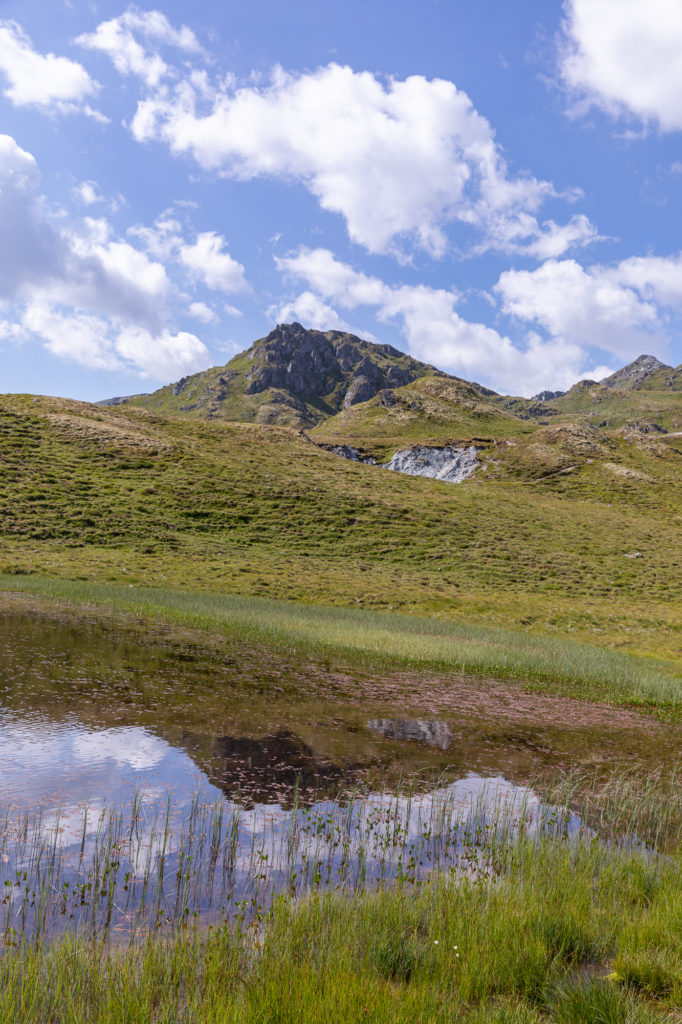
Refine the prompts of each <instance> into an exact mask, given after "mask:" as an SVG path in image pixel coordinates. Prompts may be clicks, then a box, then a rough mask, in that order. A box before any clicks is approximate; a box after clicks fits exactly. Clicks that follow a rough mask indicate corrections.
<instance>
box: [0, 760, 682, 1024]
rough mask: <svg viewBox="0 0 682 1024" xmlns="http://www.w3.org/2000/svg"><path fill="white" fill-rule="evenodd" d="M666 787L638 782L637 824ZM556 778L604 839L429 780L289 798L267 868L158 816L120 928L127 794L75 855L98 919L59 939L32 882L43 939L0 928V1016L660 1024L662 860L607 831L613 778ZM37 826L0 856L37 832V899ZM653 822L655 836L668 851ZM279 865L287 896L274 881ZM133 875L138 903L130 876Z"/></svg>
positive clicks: (264, 858)
mask: <svg viewBox="0 0 682 1024" xmlns="http://www.w3.org/2000/svg"><path fill="white" fill-rule="evenodd" d="M669 781H670V780H659V782H657V783H656V784H655V785H651V786H649V788H648V791H646V790H645V799H646V800H647V802H648V804H649V822H650V823H651V821H653V819H654V818H655V815H656V813H658V811H660V810H661V809H662V806H663V803H664V801H665V799H666V792H667V788H668V784H669ZM578 783H580V784H581V785H580V786H579V785H578ZM562 784H563V786H564V792H565V793H566V792H569V791H571V792H572V793H573V794H574V796H577V795H578V793H579V792H581V793H582V796H581V797H580V799H581V800H583V803H584V805H585V807H588V808H589V806H590V804H591V805H592V807H593V808H594V807H595V806H596V805H597V803H599V805H600V807H601V813H602V825H603V826H604V827H605V829H606V832H605V834H604V835H599V834H597V832H596V831H595V830H594V828H593V827H589V826H587V825H586V824H585V821H584V820H583V819H581V818H580V817H578V816H577V814H576V810H577V808H576V806H573V807H572V808H571V807H569V806H568V805H564V806H563V807H559V806H554V807H553V806H551V805H549V804H540V802H539V801H538V800H537V799H536V798H534V796H533V794H532V793H531V792H530V791H528V790H525V791H524V790H514V791H513V792H511V791H509V790H508V789H507V790H504V792H502V791H499V792H497V793H496V794H494V795H493V794H491V793H490V792H489V793H488V794H487V795H485V794H482V793H480V792H479V793H477V794H476V795H475V797H474V798H473V800H472V801H471V803H470V806H469V807H468V809H467V811H466V813H464V810H463V808H462V807H461V806H458V807H457V808H455V805H454V803H453V800H452V796H451V793H452V791H451V790H448V787H447V786H445V785H441V786H440V787H439V788H438V790H437V795H436V798H435V799H434V794H431V797H432V799H431V801H430V802H426V801H425V799H424V795H423V794H414V793H409V792H405V793H403V794H401V795H400V802H397V800H396V796H395V794H393V795H387V794H375V797H376V799H375V800H374V801H373V802H372V801H370V799H369V797H370V796H371V794H359V793H358V794H352V799H346V802H345V803H343V802H341V801H338V802H334V804H333V806H332V805H331V802H330V801H326V803H325V802H323V801H317V802H316V803H315V804H313V805H312V806H310V807H303V806H300V805H298V806H296V805H295V806H294V808H291V809H290V810H289V811H288V812H287V815H288V817H287V818H286V822H285V827H284V828H282V829H279V830H278V831H277V832H276V836H275V834H274V833H271V835H270V837H269V839H270V840H272V839H273V838H276V844H275V848H274V849H275V852H277V853H278V854H279V856H280V857H281V861H280V862H278V864H276V865H275V864H274V863H273V847H272V846H268V845H267V844H266V843H265V842H264V841H263V840H264V834H263V833H258V837H257V838H253V839H252V843H251V846H252V849H251V850H250V851H249V850H246V849H244V850H242V851H241V853H240V847H241V845H242V836H243V835H244V833H243V830H240V826H239V825H234V824H233V825H232V826H231V825H230V823H231V821H232V819H229V820H228V819H223V820H222V821H219V820H218V819H216V818H215V817H211V815H212V814H213V815H215V814H216V813H217V811H216V810H211V811H209V808H208V806H207V805H202V804H201V802H200V800H197V801H194V802H193V803H192V805H191V807H190V809H189V814H188V815H187V816H186V819H185V822H184V826H183V828H184V831H182V832H181V833H180V832H178V833H176V832H175V829H176V825H175V823H174V816H173V808H172V806H169V807H168V812H167V813H166V812H165V811H164V812H162V813H160V814H159V817H158V820H157V823H156V825H157V830H156V838H155V839H154V842H152V841H151V838H150V837H151V832H149V831H148V833H147V840H146V842H145V843H143V844H142V846H141V850H142V852H143V856H144V858H148V862H149V864H150V868H149V870H148V871H147V873H146V879H147V881H146V890H145V893H146V899H147V900H148V905H149V906H150V907H151V908H153V910H155V908H156V903H155V901H156V899H157V898H158V895H159V892H160V891H161V890H160V889H159V886H158V884H157V883H158V881H159V879H160V877H161V875H160V865H161V863H162V862H163V872H164V873H163V885H164V888H163V893H164V896H165V897H167V899H166V900H165V902H163V903H162V907H163V914H164V915H165V916H164V920H163V921H162V922H161V923H160V924H158V923H157V922H156V921H155V914H154V913H152V914H151V915H148V916H147V917H146V918H145V923H144V924H143V923H142V919H141V921H140V924H139V926H138V929H137V931H136V932H135V934H134V935H133V932H132V930H128V932H127V933H126V934H125V935H123V934H122V933H120V932H117V931H116V929H115V927H114V926H113V925H112V923H111V922H112V921H113V911H112V913H111V915H109V906H110V905H111V901H110V897H109V893H110V892H111V891H112V883H111V881H110V879H111V877H112V875H115V876H116V878H117V880H118V875H119V872H120V871H122V870H123V869H122V867H119V868H118V870H115V863H116V858H117V857H120V856H121V853H120V850H119V849H118V847H117V844H121V843H123V841H124V838H125V840H126V841H127V842H130V832H129V831H127V830H129V829H130V828H131V827H132V833H133V845H134V836H135V828H136V827H139V830H140V832H141V831H142V825H141V823H139V822H140V813H139V812H141V810H142V807H143V806H144V804H143V802H139V800H136V801H134V803H133V809H137V811H138V814H137V815H136V816H135V820H132V816H131V815H130V814H128V815H126V816H125V817H123V818H120V819H116V820H115V821H114V820H112V818H111V817H110V816H109V817H107V818H106V819H105V822H104V824H103V825H100V817H98V818H97V819H96V820H95V819H92V818H91V819H90V821H91V824H90V826H88V827H87V828H86V829H84V833H85V836H86V838H85V840H84V842H83V860H84V863H85V861H87V862H88V864H89V865H90V867H92V865H93V863H95V862H96V864H97V865H98V868H97V871H98V874H97V879H98V885H99V888H100V890H101V892H102V893H103V895H102V896H101V903H100V907H99V910H98V911H97V914H99V915H100V916H99V917H98V920H97V923H96V926H94V927H93V924H92V922H93V916H92V915H93V904H92V903H90V905H89V906H88V907H87V908H86V911H85V916H84V918H83V920H82V921H80V922H78V928H77V930H76V931H73V930H71V931H68V932H67V933H66V934H63V935H55V933H54V932H52V933H50V930H49V927H48V924H47V922H48V917H49V914H50V913H52V912H53V910H54V908H52V907H50V908H48V904H49V903H50V900H51V897H49V896H46V897H45V899H44V900H43V901H42V904H41V903H40V899H39V897H38V891H36V900H37V905H38V904H40V905H41V906H42V908H43V910H42V911H41V913H44V915H45V916H44V917H43V918H42V919H41V920H43V921H44V922H45V926H44V927H43V930H42V932H41V933H40V934H38V933H37V932H35V931H34V932H33V933H32V934H31V935H30V936H29V933H28V932H26V933H25V934H24V935H23V936H22V937H18V936H11V935H10V934H9V933H7V931H6V932H5V938H6V941H7V939H8V938H9V942H8V944H7V945H6V946H5V948H4V953H3V955H2V956H0V1022H1V1024H5V1022H7V1024H9V1022H10V1021H12V1022H14V1021H21V1022H22V1024H24V1022H25V1024H48V1022H49V1024H82V1022H84V1021H88V1022H93V1024H114V1022H116V1024H123V1022H125V1024H141V1022H144V1024H147V1022H149V1024H219V1022H220V1024H231V1022H233V1024H237V1022H239V1024H266V1022H270V1024H275V1022H278V1024H284V1022H287V1024H294V1022H297V1024H298V1022H302V1024H327V1022H329V1024H351V1022H353V1024H355V1022H359V1021H362V1022H364V1021H370V1022H371V1024H379V1022H387V1021H391V1022H393V1021H397V1022H398V1024H407V1022H408V1021H409V1022H410V1024H413V1022H421V1024H427V1022H428V1024H441V1022H442V1024H445V1022H453V1024H454V1022H459V1021H463V1022H467V1024H487V1022H490V1024H541V1022H549V1021H553V1022H558V1024H650V1022H654V1021H669V1022H670V1024H672V1022H673V1021H678V1020H679V1016H680V1015H679V1011H680V1007H682V927H681V925H682V851H681V850H680V847H679V845H677V846H672V847H668V848H667V849H665V850H664V849H658V850H657V849H654V848H653V847H652V846H651V845H649V844H647V843H646V842H644V841H642V839H641V837H639V836H637V834H636V833H635V831H633V830H629V831H627V832H626V833H625V834H621V829H622V828H623V826H624V825H625V824H626V814H627V812H623V814H621V816H620V817H619V818H618V819H617V820H616V821H615V822H612V821H610V820H609V808H616V807H617V806H618V799H617V794H618V793H621V794H624V799H625V803H626V805H627V794H628V792H632V793H634V785H633V780H632V779H625V778H624V777H623V776H622V775H621V776H620V777H614V778H613V779H611V780H607V783H606V785H605V786H604V787H603V791H602V793H601V796H599V794H598V791H597V789H598V787H597V784H596V782H595V781H594V780H591V779H586V778H583V779H582V780H579V779H577V778H576V777H575V776H571V777H570V778H569V777H567V778H566V779H565V780H564V781H563V783H562ZM628 787H630V788H629V789H628ZM448 794H450V795H448ZM379 797H381V799H379ZM420 801H421V802H420ZM408 803H409V813H408ZM631 806H632V805H631ZM415 807H416V810H415ZM657 809H658V810H657ZM455 810H456V813H453V812H454V811H455ZM292 811H293V812H294V813H293V814H292ZM242 813H243V814H245V813H246V812H245V811H242ZM100 816H101V815H100ZM141 819H142V821H143V820H144V815H143V814H142V815H141ZM64 820H65V819H64V818H62V821H64ZM642 820H643V819H642V818H641V817H637V818H636V820H633V822H632V824H633V827H634V826H637V823H638V822H640V823H641V821H642ZM10 821H11V819H10V818H8V819H6V822H5V832H6V833H7V831H8V828H9V825H10ZM136 821H137V822H138V823H139V825H136ZM45 824H46V822H45V821H44V820H43V821H42V822H37V821H35V820H34V821H33V822H32V823H31V825H30V827H29V828H28V829H26V828H24V829H23V836H25V838H22V836H18V837H17V836H15V837H14V838H13V839H12V840H11V841H9V845H8V841H7V840H6V841H5V845H4V847H3V849H4V850H5V851H7V850H8V849H10V850H12V849H14V848H18V847H12V846H11V843H15V844H16V843H22V842H23V843H24V844H25V850H24V853H25V852H26V850H28V849H29V847H31V848H35V846H36V843H37V842H38V843H42V842H45V843H46V845H45V853H44V854H43V856H42V858H41V860H40V864H38V862H37V861H35V860H34V864H33V871H34V875H33V877H36V878H37V874H38V868H39V870H40V878H41V886H42V888H43V889H45V888H47V889H50V888H51V886H53V885H54V886H55V887H56V888H57V889H59V885H58V879H59V878H60V877H61V876H60V875H59V870H63V868H64V858H63V856H62V859H61V861H60V853H59V843H58V842H57V841H56V839H55V834H56V835H61V836H63V835H65V834H66V826H65V825H61V826H58V827H64V828H65V832H64V833H55V829H54V828H52V830H51V833H50V838H49V839H47V840H46V839H45V836H46V830H45V827H44V826H45ZM53 824H54V820H53V821H52V822H50V825H53ZM669 824H670V823H669ZM669 824H668V825H665V827H663V826H661V827H659V828H658V829H657V830H656V831H657V834H658V835H659V837H661V838H662V837H664V836H665V837H666V842H669V841H670V840H671V839H672V835H673V832H672V831H671V829H670V828H669ZM355 826H359V827H358V828H357V829H356V828H355ZM211 827H212V828H213V830H214V831H213V832H211ZM230 827H231V828H232V831H231V833H230ZM417 827H419V828H420V829H421V833H420V834H418V832H417ZM354 831H357V832H358V833H359V834H362V835H363V838H362V843H361V845H360V846H358V847H357V848H356V849H355V850H354V856H353V857H351V847H349V846H346V845H345V844H346V838H347V837H348V836H352V835H353V834H354ZM218 833H220V840H218ZM88 835H94V836H95V837H96V839H97V848H96V851H95V847H94V846H93V847H92V848H90V847H88V842H89V840H88ZM181 835H182V837H183V838H182V839H181ZM253 835H255V833H254V832H253V830H252V836H253ZM617 835H618V838H617V837H616V836H617ZM230 836H232V839H230ZM235 837H236V838H235ZM358 842H359V841H358ZM202 843H203V845H202ZM155 844H156V845H155ZM159 844H160V845H159ZM164 844H165V845H164ZM231 844H232V845H231ZM200 849H201V851H202V852H201V853H200V852H199V851H200ZM330 849H334V850H335V853H334V855H333V856H332V855H331V854H330ZM88 850H90V853H91V854H92V857H94V855H95V852H96V858H95V860H94V861H93V859H92V857H91V858H90V860H88V856H89V854H88ZM361 850H363V851H364V861H362V859H361V858H360V856H359V854H360V851H361ZM149 851H153V852H152V853H151V854H150V853H149ZM226 851H227V852H226ZM230 851H232V852H230ZM128 852H129V853H130V849H129V851H128ZM344 854H345V856H346V861H347V862H348V870H347V872H346V873H345V874H344V871H343V870H342V869H341V864H342V862H343V858H344ZM6 855H7V853H5V854H3V856H6ZM242 855H243V857H244V858H246V860H247V861H248V863H249V864H250V865H251V870H252V875H253V877H252V878H251V879H250V882H249V885H250V886H251V888H248V887H247V888H246V889H243V890H242V891H241V892H240V893H239V894H238V895H239V898H238V899H236V900H235V901H234V903H233V905H232V911H231V912H230V913H229V914H226V915H224V916H223V917H222V918H215V919H213V920H212V921H210V920H209V919H208V917H207V916H206V915H205V914H204V915H203V916H202V913H198V914H197V915H196V916H195V914H194V909H193V908H195V903H194V902H193V899H194V897H193V892H194V891H195V887H196V885H197V884H198V883H200V887H205V885H206V872H207V871H210V870H211V865H213V869H212V870H213V872H214V876H213V877H214V878H222V876H223V873H225V877H228V876H229V875H230V872H232V877H233V878H234V877H236V874H238V864H239V862H240V856H242ZM304 855H305V857H304ZM173 858H175V859H174V860H173ZM351 862H352V863H351ZM144 863H147V860H144ZM303 863H305V864H306V867H305V868H304V869H303V870H301V864H303ZM198 865H200V866H198ZM58 869H59V870H58ZM278 872H280V874H279V877H280V879H281V881H282V882H285V883H287V884H282V885H276V884H274V879H275V877H276V876H277V874H278ZM130 881H131V880H130V879H128V882H127V883H124V884H128V885H129V886H130ZM137 885H138V886H139V887H140V889H138V895H139V893H140V892H141V890H142V889H143V888H144V886H145V879H144V877H143V878H141V879H139V880H138V881H137ZM166 885H168V889H166V888H165V887H166ZM94 889H95V886H94V885H93V888H92V890H87V892H88V893H91V892H92V893H94ZM114 889H115V890H116V895H115V897H114V902H117V901H118V890H117V887H116V886H114ZM218 890H219V891H220V892H222V893H223V894H224V890H223V889H222V882H220V884H219V885H218ZM265 893H268V895H269V902H266V901H264V899H263V896H264V894H265ZM54 895H55V896H56V894H54ZM22 899H23V897H22V898H20V899H19V900H18V901H17V900H16V899H15V900H14V901H13V907H14V908H15V909H18V907H19V905H20V903H21V902H22ZM89 899H90V896H89V895H86V902H88V900H89ZM65 903H66V910H65V912H64V915H63V916H64V917H67V918H68V915H69V914H70V912H71V911H70V909H69V907H70V902H69V898H67V899H66V901H65ZM7 905H8V904H5V908H6V907H7ZM58 905H59V904H58V901H57V903H56V906H58ZM129 909H130V907H129ZM13 913H14V911H13ZM60 913H61V912H60ZM131 916H132V915H131ZM75 920H76V919H75V918H74V921H72V922H71V924H70V928H71V929H73V927H74V922H75ZM107 920H109V925H108V927H107ZM49 934H52V939H51V941H48V935H49Z"/></svg>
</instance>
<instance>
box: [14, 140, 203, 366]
mask: <svg viewBox="0 0 682 1024" xmlns="http://www.w3.org/2000/svg"><path fill="white" fill-rule="evenodd" d="M39 187H40V173H39V171H38V167H37V164H36V161H35V159H34V158H33V156H32V155H31V154H30V153H27V152H26V151H25V150H23V149H21V147H20V146H18V145H17V143H16V142H15V140H14V139H12V138H11V137H10V136H8V135H0V237H1V238H2V241H3V244H2V245H1V246H0V303H4V304H5V305H6V306H7V305H9V304H10V303H11V304H13V305H14V306H15V307H16V309H17V310H19V312H18V313H17V315H16V318H15V320H14V322H11V321H9V320H8V319H7V317H5V322H4V323H5V326H4V328H3V331H2V334H3V335H4V336H7V337H12V338H14V339H15V340H16V339H20V338H21V337H22V336H23V337H39V338H41V339H42V341H43V343H44V344H45V346H46V347H47V348H48V349H49V350H50V351H51V352H53V353H54V354H55V355H57V356H60V357H62V358H68V359H72V360H74V361H76V362H78V363H80V364H81V365H84V366H88V367H90V368H92V369H100V370H102V369H105V370H106V369H118V368H121V367H127V368H129V369H134V370H136V371H137V372H139V373H141V374H146V375H150V376H154V377H156V378H157V379H161V380H167V379H170V378H172V377H174V376H175V377H177V376H178V375H181V374H182V373H187V372H190V371H193V370H198V369H203V368H205V367H207V366H209V365H210V363H211V358H210V355H209V352H208V350H207V349H206V347H205V346H204V345H203V343H202V342H201V341H200V340H199V339H198V338H197V337H195V335H193V334H189V333H187V332H183V331H180V332H178V333H176V334H174V333H172V332H170V331H169V330H168V329H167V328H166V327H165V324H164V300H165V297H166V294H167V292H168V290H169V279H168V276H167V274H166V269H165V267H164V265H163V264H162V263H160V262H158V261H157V260H154V259H152V258H150V256H149V255H148V254H147V253H145V252H141V251H140V250H138V249H136V248H135V247H134V246H133V245H131V244H130V243H129V242H127V241H123V240H121V239H119V238H116V237H115V236H114V235H113V233H112V229H111V226H110V224H109V223H108V222H107V221H106V220H105V219H104V218H93V217H86V218H85V219H84V220H83V221H82V222H80V223H79V224H77V225H66V226H65V225H63V224H61V223H58V222H52V221H51V220H50V219H49V217H48V214H47V213H46V210H45V207H44V205H43V203H42V201H41V200H42V197H41V196H40V192H39Z"/></svg>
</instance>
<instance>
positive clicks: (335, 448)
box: [321, 444, 377, 466]
mask: <svg viewBox="0 0 682 1024" xmlns="http://www.w3.org/2000/svg"><path fill="white" fill-rule="evenodd" d="M321 447H323V448H326V450H327V451H328V452H331V453H332V455H339V456H340V457H341V458H342V459H349V460H350V461H351V462H364V463H365V465H367V466H376V464H377V460H376V459H373V458H372V456H371V455H361V454H360V452H359V451H358V450H357V448H353V446H352V445H350V444H331V445H322V446H321Z"/></svg>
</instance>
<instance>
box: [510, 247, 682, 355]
mask: <svg viewBox="0 0 682 1024" xmlns="http://www.w3.org/2000/svg"><path fill="white" fill-rule="evenodd" d="M495 291H496V293H497V294H498V295H499V297H500V299H501V301H502V305H503V309H504V311H505V312H506V313H508V314H510V315H512V316H516V317H518V318H519V319H521V320H525V321H529V322H534V323H536V324H539V325H541V326H542V327H544V328H545V329H546V330H547V331H549V332H550V333H551V334H553V335H554V336H556V337H561V338H564V339H566V340H568V341H570V342H573V343H575V344H578V345H594V346H598V347H599V348H601V349H604V350H605V351H608V352H612V353H613V354H614V355H617V356H619V357H621V358H622V357H626V358H631V357H632V356H635V355H638V354H640V353H641V352H642V351H650V350H651V351H654V352H656V353H659V354H661V355H665V352H666V348H667V345H668V326H667V320H668V311H669V310H673V311H674V310H680V309H682V257H680V256H675V257H667V258H663V257H653V256H646V257H632V258H630V259H627V260H623V261H622V262H621V263H619V264H617V265H615V266H613V267H609V266H600V265H596V266H593V267H588V268H587V269H585V268H583V267H582V266H580V264H579V263H577V262H576V261H575V260H549V261H548V262H547V263H545V264H543V266H541V267H539V268H538V269H537V270H533V271H528V270H508V271H505V272H504V273H503V274H501V275H500V279H499V281H498V283H497V285H496V287H495Z"/></svg>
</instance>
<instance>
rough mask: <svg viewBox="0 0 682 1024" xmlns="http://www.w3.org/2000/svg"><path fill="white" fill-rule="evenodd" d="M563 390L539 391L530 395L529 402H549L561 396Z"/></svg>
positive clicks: (563, 393)
mask: <svg viewBox="0 0 682 1024" xmlns="http://www.w3.org/2000/svg"><path fill="white" fill-rule="evenodd" d="M565 394H566V392H565V391H540V392H539V393H538V394H537V395H533V396H532V397H531V402H551V401H552V399H554V398H563V396H564V395H565Z"/></svg>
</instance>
